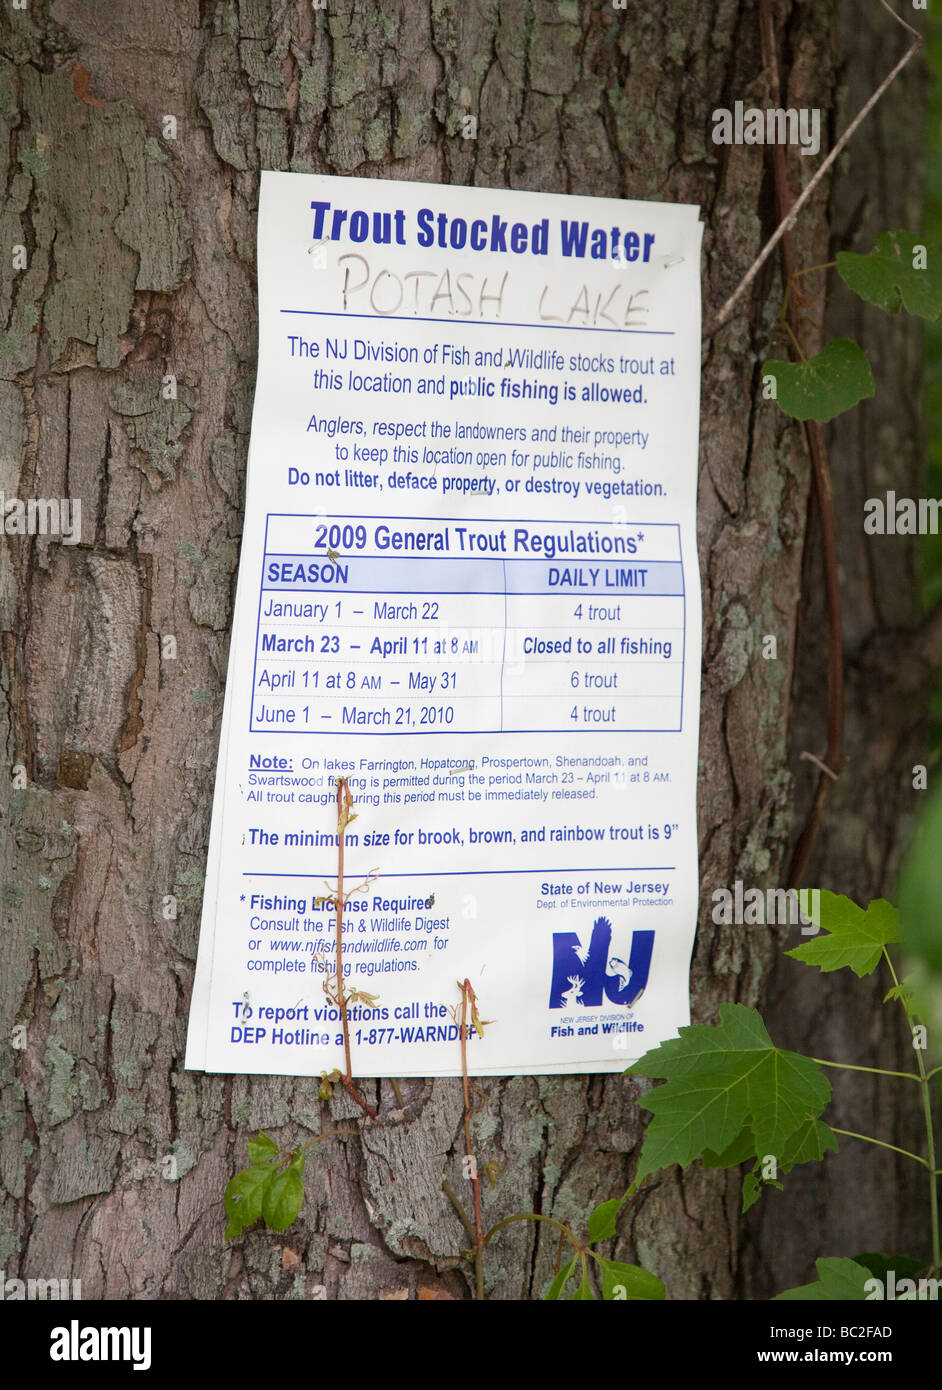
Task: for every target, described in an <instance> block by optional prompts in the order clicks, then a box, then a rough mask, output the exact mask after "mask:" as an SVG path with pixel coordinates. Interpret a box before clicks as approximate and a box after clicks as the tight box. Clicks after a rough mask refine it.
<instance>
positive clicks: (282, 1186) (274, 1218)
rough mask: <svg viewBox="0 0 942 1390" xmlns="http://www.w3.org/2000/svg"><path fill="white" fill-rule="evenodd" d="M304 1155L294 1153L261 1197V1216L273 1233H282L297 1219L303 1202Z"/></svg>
mask: <svg viewBox="0 0 942 1390" xmlns="http://www.w3.org/2000/svg"><path fill="white" fill-rule="evenodd" d="M303 1172H304V1154H303V1153H300V1152H298V1153H296V1154H295V1156H294V1158H293V1159H292V1161H291V1162H290V1163H289V1165H288V1167H287V1168H285V1169H283V1171H282V1172H280V1173H276V1174H275V1176H274V1177H273V1178H272V1180H271V1182H270V1183H269V1184H268V1186H267V1187H266V1188H265V1190H264V1193H263V1195H262V1216H263V1217H264V1218H265V1224H266V1225H267V1226H270V1227H271V1229H272V1230H273V1231H283V1230H285V1228H286V1227H287V1226H290V1225H291V1223H292V1221H295V1220H296V1219H297V1215H298V1212H299V1211H300V1210H301V1203H302V1202H303V1201H304V1179H303V1177H302V1176H301V1174H302V1173H303Z"/></svg>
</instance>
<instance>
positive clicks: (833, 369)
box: [762, 230, 942, 424]
mask: <svg viewBox="0 0 942 1390" xmlns="http://www.w3.org/2000/svg"><path fill="white" fill-rule="evenodd" d="M835 264H836V266H837V273H838V275H839V276H840V277H841V279H842V280H843V281H844V284H845V285H847V287H848V289H851V290H853V292H854V293H855V294H857V295H859V296H860V298H861V299H864V300H866V302H867V303H868V304H875V305H876V306H877V307H878V308H880V309H884V310H885V311H886V312H887V313H891V314H895V313H898V312H899V310H900V309H901V308H904V309H906V310H907V311H908V312H909V313H911V314H915V315H917V316H918V317H919V318H922V319H925V320H926V321H927V322H928V323H934V322H935V320H936V319H938V318H939V316H940V314H942V253H940V252H939V251H937V250H936V249H935V248H933V249H932V250H931V251H930V250H929V248H928V247H927V246H926V245H925V243H924V242H922V241H919V240H917V238H916V237H914V236H913V235H912V233H910V232H907V231H902V230H900V231H895V232H884V233H883V234H882V235H881V236H879V237H878V238H877V243H876V246H874V248H873V250H872V251H871V252H869V254H868V255H865V256H859V255H857V254H855V253H854V252H851V251H840V252H838V255H837V260H836V262H835ZM811 269H814V270H824V269H826V267H824V266H814V267H810V268H809V271H799V272H798V274H808V273H810V270H811ZM791 289H792V283H791V282H790V284H789V289H788V292H787V294H786V297H785V304H783V306H782V322H783V324H784V326H785V327H786V329H788V321H787V317H786V306H787V302H788V297H789V295H790V293H791ZM788 331H789V332H790V330H788ZM793 341H794V337H793ZM795 345H796V347H797V346H798V344H797V343H796V344H795ZM799 356H801V350H800V347H799ZM762 372H763V375H764V376H771V377H772V378H774V381H775V388H776V390H775V399H776V400H777V402H778V404H779V406H780V407H781V409H782V410H784V412H785V414H786V415H791V416H792V417H793V418H794V419H796V420H817V421H818V422H819V423H821V424H823V423H824V422H825V421H827V420H833V419H834V417H835V415H840V414H841V413H842V412H843V411H845V410H850V409H851V408H852V407H853V406H855V405H857V403H858V402H859V401H861V400H863V399H864V398H865V397H867V396H872V395H874V393H875V389H876V388H875V387H874V382H873V373H872V372H871V370H870V363H869V362H868V361H867V358H866V356H865V355H864V353H863V352H862V351H861V349H860V348H859V347H858V345H857V344H856V343H855V342H853V341H852V340H851V339H850V338H833V339H832V340H831V341H830V342H829V343H825V345H824V347H823V348H822V349H821V351H820V352H819V353H818V355H817V357H811V358H808V359H805V358H803V357H802V360H801V361H800V362H779V361H774V360H773V361H769V362H766V363H765V364H764V365H763V368H762Z"/></svg>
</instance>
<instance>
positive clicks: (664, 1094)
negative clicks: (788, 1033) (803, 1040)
mask: <svg viewBox="0 0 942 1390" xmlns="http://www.w3.org/2000/svg"><path fill="white" fill-rule="evenodd" d="M719 1012H720V1023H719V1025H718V1026H716V1027H708V1026H707V1025H704V1024H694V1025H692V1026H690V1027H684V1028H681V1029H680V1036H679V1037H677V1038H670V1039H668V1040H667V1042H664V1043H661V1044H660V1046H659V1047H656V1048H654V1049H653V1051H651V1052H648V1053H646V1054H645V1055H644V1057H642V1058H641V1060H640V1061H639V1062H636V1063H635V1064H634V1066H632V1067H630V1068H629V1069H628V1071H629V1074H635V1075H641V1076H652V1077H661V1078H664V1079H665V1080H666V1082H667V1085H665V1086H660V1087H657V1088H655V1090H653V1091H650V1092H649V1093H648V1094H647V1095H646V1096H644V1098H643V1099H642V1100H641V1101H640V1102H639V1104H641V1105H642V1106H644V1108H645V1109H646V1110H650V1111H651V1112H652V1113H653V1119H652V1120H651V1121H650V1123H649V1124H648V1127H647V1129H646V1131H645V1135H644V1146H643V1148H642V1150H641V1159H640V1162H639V1164H638V1171H637V1175H636V1177H635V1182H634V1184H633V1187H637V1185H638V1183H639V1182H640V1181H641V1179H642V1178H644V1177H645V1176H647V1174H648V1173H655V1172H657V1171H658V1170H659V1169H661V1168H667V1167H669V1166H670V1165H671V1164H672V1163H679V1164H680V1165H681V1167H686V1166H687V1164H688V1163H690V1162H691V1161H692V1160H693V1159H694V1158H696V1157H697V1156H698V1155H700V1154H702V1153H703V1152H704V1150H710V1151H711V1152H712V1153H713V1154H714V1155H720V1154H723V1152H724V1150H725V1149H727V1148H728V1147H729V1146H730V1145H731V1144H732V1143H733V1141H734V1140H735V1139H736V1138H737V1136H738V1135H740V1133H741V1131H742V1130H743V1128H744V1126H746V1125H747V1124H748V1125H749V1126H750V1127H751V1129H752V1131H753V1133H754V1135H755V1152H756V1153H757V1154H776V1155H778V1154H781V1153H782V1152H783V1150H784V1148H785V1145H786V1144H787V1142H788V1140H789V1139H790V1138H791V1137H792V1135H794V1134H796V1133H797V1132H798V1130H799V1129H800V1128H801V1126H802V1125H803V1124H804V1123H805V1122H806V1121H807V1120H809V1119H814V1118H816V1117H817V1116H818V1115H820V1113H821V1111H822V1110H823V1109H824V1108H825V1106H826V1105H827V1103H828V1101H829V1100H830V1098H831V1087H830V1083H829V1082H828V1080H827V1078H826V1077H825V1076H824V1074H823V1072H822V1071H821V1068H820V1067H819V1066H818V1064H817V1063H816V1062H813V1061H812V1060H811V1059H810V1058H808V1057H802V1056H800V1055H799V1054H798V1053H796V1052H786V1051H784V1050H783V1049H782V1048H778V1047H776V1046H775V1045H774V1044H773V1042H772V1040H771V1038H770V1037H769V1035H768V1033H767V1031H766V1028H765V1024H764V1023H763V1022H762V1019H761V1018H760V1016H759V1014H758V1013H757V1012H756V1011H755V1009H747V1008H745V1007H744V1006H743V1005H742V1004H721V1005H720V1010H719Z"/></svg>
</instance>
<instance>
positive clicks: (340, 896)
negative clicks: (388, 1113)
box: [337, 777, 376, 1120]
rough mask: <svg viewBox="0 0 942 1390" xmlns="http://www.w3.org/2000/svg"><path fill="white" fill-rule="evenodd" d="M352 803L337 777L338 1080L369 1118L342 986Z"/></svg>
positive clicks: (343, 782) (344, 782)
mask: <svg viewBox="0 0 942 1390" xmlns="http://www.w3.org/2000/svg"><path fill="white" fill-rule="evenodd" d="M352 806H353V797H352V796H351V795H350V788H349V786H348V785H347V779H346V777H338V778H337V1006H338V1008H339V1009H340V1020H341V1022H342V1024H343V1057H344V1067H345V1071H343V1072H341V1074H340V1080H341V1081H342V1083H343V1086H344V1090H345V1091H346V1092H347V1094H348V1095H350V1096H352V1097H353V1099H354V1100H355V1101H356V1103H357V1105H359V1106H360V1108H361V1109H362V1110H365V1111H366V1113H367V1115H369V1117H370V1119H371V1120H375V1119H376V1111H375V1110H374V1109H373V1107H372V1105H370V1104H369V1103H368V1102H367V1101H366V1100H364V1098H363V1097H362V1096H361V1095H360V1092H359V1091H358V1090H357V1088H356V1086H354V1084H353V1066H352V1064H351V1061H350V1024H349V1021H348V1019H347V996H346V994H345V992H344V987H343V939H342V938H343V909H344V892H343V850H344V841H345V839H346V833H347V822H348V820H349V817H350V809H351V807H352Z"/></svg>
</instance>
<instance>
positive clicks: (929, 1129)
mask: <svg viewBox="0 0 942 1390" xmlns="http://www.w3.org/2000/svg"><path fill="white" fill-rule="evenodd" d="M883 958H884V960H885V961H886V963H887V965H888V966H889V968H890V974H891V975H892V976H893V983H894V985H895V986H896V990H897V998H898V999H899V1002H900V1004H901V1005H902V1008H903V1012H904V1013H905V1014H906V1021H907V1022H908V1024H909V1027H910V1033H912V1028H913V1014H912V1011H911V1009H910V1007H909V1004H908V1002H907V1000H906V999H905V997H904V996H903V995H902V993H901V991H900V982H899V977H898V976H897V974H896V969H895V967H894V965H893V961H892V960H891V958H890V953H889V951H888V950H887V949H886V947H885V946H884V947H883ZM915 1051H916V1065H917V1066H918V1067H919V1085H920V1087H921V1089H922V1108H923V1114H924V1115H925V1120H926V1153H927V1155H928V1161H927V1163H926V1167H927V1168H928V1169H929V1217H930V1221H931V1223H932V1263H933V1265H935V1266H938V1265H940V1264H942V1241H940V1239H939V1169H938V1167H937V1165H936V1156H935V1130H934V1128H933V1124H932V1092H931V1090H930V1087H929V1073H927V1072H926V1064H925V1061H924V1060H923V1056H922V1048H921V1047H917V1048H916V1049H915ZM936 1070H938V1068H937V1069H936Z"/></svg>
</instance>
